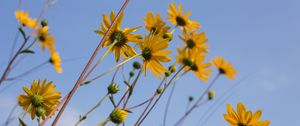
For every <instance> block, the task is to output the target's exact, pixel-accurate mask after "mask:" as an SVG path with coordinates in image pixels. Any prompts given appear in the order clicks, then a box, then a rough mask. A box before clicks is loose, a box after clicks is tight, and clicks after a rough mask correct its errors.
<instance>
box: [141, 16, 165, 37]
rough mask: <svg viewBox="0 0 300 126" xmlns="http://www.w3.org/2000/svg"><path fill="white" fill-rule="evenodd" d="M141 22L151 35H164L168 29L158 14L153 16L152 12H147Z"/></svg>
mask: <svg viewBox="0 0 300 126" xmlns="http://www.w3.org/2000/svg"><path fill="white" fill-rule="evenodd" d="M143 20H144V22H145V24H146V29H147V30H148V31H149V32H151V33H154V34H157V33H159V32H162V33H166V32H168V30H169V29H170V27H169V26H166V23H165V22H164V21H163V19H162V18H161V17H160V14H157V15H155V16H154V15H153V14H152V12H148V13H147V15H146V18H143Z"/></svg>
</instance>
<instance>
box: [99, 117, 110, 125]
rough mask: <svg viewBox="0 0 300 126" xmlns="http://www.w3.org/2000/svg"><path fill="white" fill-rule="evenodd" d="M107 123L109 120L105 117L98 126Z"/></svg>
mask: <svg viewBox="0 0 300 126" xmlns="http://www.w3.org/2000/svg"><path fill="white" fill-rule="evenodd" d="M109 121H110V118H109V117H107V118H106V119H105V120H103V121H102V122H100V123H99V124H98V126H105V125H106V123H108V122H109Z"/></svg>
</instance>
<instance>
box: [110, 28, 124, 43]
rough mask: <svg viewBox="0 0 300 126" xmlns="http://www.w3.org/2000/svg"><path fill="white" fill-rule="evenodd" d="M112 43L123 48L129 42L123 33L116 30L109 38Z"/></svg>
mask: <svg viewBox="0 0 300 126" xmlns="http://www.w3.org/2000/svg"><path fill="white" fill-rule="evenodd" d="M109 39H110V41H111V42H116V46H119V47H120V46H123V45H125V44H126V42H127V38H126V36H125V34H124V33H123V32H122V31H119V30H115V31H114V32H113V33H111V35H110V37H109Z"/></svg>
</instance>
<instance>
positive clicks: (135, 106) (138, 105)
mask: <svg viewBox="0 0 300 126" xmlns="http://www.w3.org/2000/svg"><path fill="white" fill-rule="evenodd" d="M151 99H152V98H150V99H148V100H145V101H144V102H142V103H140V104H137V105H134V106H132V107H128V108H127V109H128V110H131V109H135V108H138V107H140V106H142V105H144V104H146V103H147V102H149V101H150V100H151Z"/></svg>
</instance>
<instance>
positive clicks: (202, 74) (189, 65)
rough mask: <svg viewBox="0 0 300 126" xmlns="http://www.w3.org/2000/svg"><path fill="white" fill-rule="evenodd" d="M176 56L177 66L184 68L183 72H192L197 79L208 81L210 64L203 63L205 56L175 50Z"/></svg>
mask: <svg viewBox="0 0 300 126" xmlns="http://www.w3.org/2000/svg"><path fill="white" fill-rule="evenodd" d="M177 51H178V56H176V61H177V63H179V64H182V65H184V66H185V68H184V70H185V71H188V70H191V71H193V72H194V73H195V74H196V76H197V77H198V78H199V79H202V80H204V81H208V78H209V77H210V73H211V72H212V71H211V70H210V69H208V68H209V67H210V65H211V64H210V63H204V60H205V55H204V54H202V53H199V52H197V51H187V50H185V49H180V48H178V49H177Z"/></svg>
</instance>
